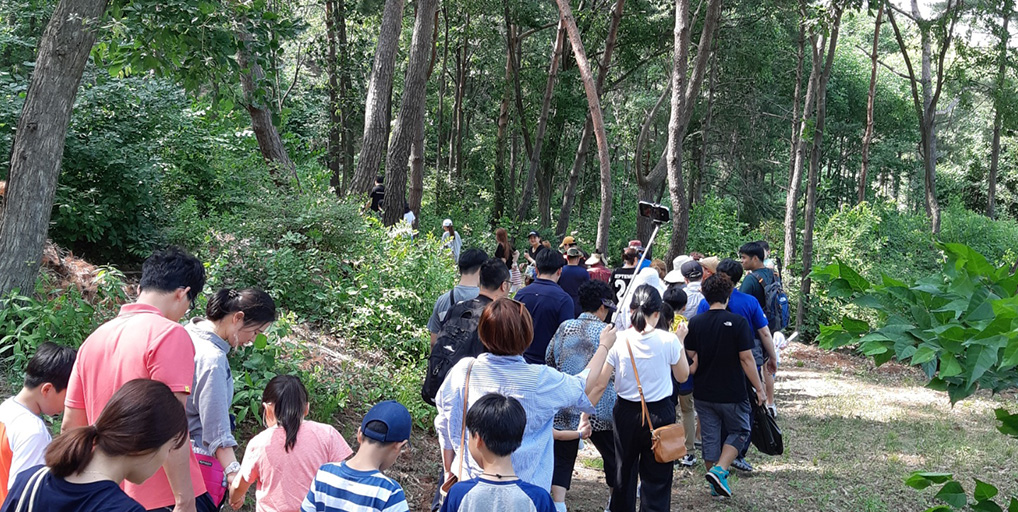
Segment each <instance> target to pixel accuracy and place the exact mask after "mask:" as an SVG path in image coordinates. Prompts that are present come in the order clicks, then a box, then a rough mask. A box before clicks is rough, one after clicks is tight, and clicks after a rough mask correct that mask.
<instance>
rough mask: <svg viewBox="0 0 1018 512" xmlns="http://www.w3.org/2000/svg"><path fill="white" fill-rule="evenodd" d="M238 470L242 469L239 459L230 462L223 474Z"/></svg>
mask: <svg viewBox="0 0 1018 512" xmlns="http://www.w3.org/2000/svg"><path fill="white" fill-rule="evenodd" d="M238 471H240V463H239V462H237V461H233V462H231V463H230V465H229V466H226V469H224V470H223V474H224V475H229V474H232V473H236V472H238Z"/></svg>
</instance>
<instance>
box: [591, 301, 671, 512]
mask: <svg viewBox="0 0 1018 512" xmlns="http://www.w3.org/2000/svg"><path fill="white" fill-rule="evenodd" d="M661 309H662V300H661V293H660V292H659V291H658V290H657V288H655V287H654V286H652V285H646V284H645V285H641V286H639V287H638V288H636V290H635V291H634V292H633V296H632V300H631V301H630V309H629V313H630V314H629V324H630V325H631V327H629V328H628V329H626V330H625V331H623V332H621V333H620V334H619V335H618V341H616V342H615V345H614V346H612V347H611V349H610V350H609V351H608V357H607V358H606V359H605V362H604V368H603V369H602V370H601V374H600V377H599V379H598V382H597V383H595V385H594V389H593V391H594V395H595V397H599V396H600V393H601V392H603V391H604V388H605V387H606V386H607V384H608V378H609V377H610V376H611V375H612V373H613V372H614V374H615V391H616V392H617V393H618V400H616V401H615V410H614V411H613V418H614V420H615V460H616V467H617V475H616V476H617V478H616V481H615V487H614V488H612V496H611V510H612V511H613V512H619V511H632V510H636V495H637V485H636V483H637V477H639V481H640V510H644V511H657V510H659V511H667V510H670V509H671V496H672V492H671V488H672V463H671V462H668V463H660V462H657V460H656V459H655V458H654V451H653V450H652V449H651V439H650V429H649V427H648V424H647V422H646V421H643V419H644V418H643V409H642V407H641V404H640V390H639V387H640V386H642V388H643V398H644V399H645V400H646V402H647V410H648V413H649V414H650V423H651V424H653V425H654V427H663V426H665V425H669V424H672V423H675V405H674V403H673V402H672V401H671V396H672V377H674V378H675V380H677V381H678V382H680V383H681V382H685V381H686V379H687V378H688V377H689V364H688V362H687V361H686V358H685V357H684V354H683V350H682V339H683V338H685V336H686V326H685V324H682V325H680V326H679V328H678V329H676V331H675V334H672V333H671V332H669V330H668V329H658V328H656V326H658V325H659V321H660V319H661ZM619 312H620V313H621V312H622V310H620V311H619ZM662 325H663V324H662ZM634 360H635V366H636V371H637V374H634V373H633V367H634ZM637 376H638V377H637ZM637 378H639V384H637ZM591 399H592V400H594V399H596V398H591Z"/></svg>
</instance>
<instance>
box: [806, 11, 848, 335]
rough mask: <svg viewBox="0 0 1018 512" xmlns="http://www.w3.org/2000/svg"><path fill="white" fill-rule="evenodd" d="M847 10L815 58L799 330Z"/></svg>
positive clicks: (836, 16) (837, 13) (836, 18)
mask: <svg viewBox="0 0 1018 512" xmlns="http://www.w3.org/2000/svg"><path fill="white" fill-rule="evenodd" d="M843 12H844V11H843V10H842V8H841V7H840V6H835V8H834V13H833V15H834V18H833V20H831V26H830V28H829V31H830V36H829V37H828V38H827V39H828V41H827V44H826V46H827V48H826V50H825V49H824V48H821V49H820V51H819V52H817V51H816V49H814V50H813V52H814V54H815V55H821V56H825V59H826V62H825V63H824V70H823V73H822V74H821V75H820V81H819V83H818V84H817V88H816V114H817V120H816V127H815V128H814V130H813V143H812V148H811V150H810V164H809V178H808V181H807V185H806V215H805V224H806V227H805V231H804V233H803V236H802V281H801V283H802V284H801V286H800V289H799V290H800V292H799V306H798V308H797V309H796V315H795V328H796V330H801V329H802V323H803V319H804V318H805V313H806V304H807V302H806V301H807V300H808V299H809V294H810V287H811V285H812V280H811V279H810V277H809V274H810V272H812V271H813V228H814V225H815V224H816V207H817V185H818V183H819V171H820V156H821V153H822V151H823V140H824V125H825V121H826V117H827V83H828V81H829V80H830V78H831V71H832V70H833V69H834V52H835V51H836V50H837V47H838V33H839V31H840V27H841V15H842V13H843Z"/></svg>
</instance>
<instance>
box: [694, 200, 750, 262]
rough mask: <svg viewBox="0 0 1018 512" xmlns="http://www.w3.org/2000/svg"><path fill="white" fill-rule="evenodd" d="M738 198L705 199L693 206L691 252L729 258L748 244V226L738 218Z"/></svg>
mask: <svg viewBox="0 0 1018 512" xmlns="http://www.w3.org/2000/svg"><path fill="white" fill-rule="evenodd" d="M737 212H738V208H737V207H736V205H735V201H734V200H731V199H728V200H724V199H717V198H713V197H708V198H705V199H704V201H703V202H702V203H697V204H695V205H693V209H692V211H690V214H689V241H688V243H687V244H686V245H687V247H689V250H690V251H699V252H702V253H703V254H709V255H712V256H718V257H721V258H728V257H734V256H736V254H735V251H736V250H738V249H739V246H741V245H742V244H744V243H746V242H747V240H748V238H749V236H748V231H749V226H748V225H747V224H746V223H744V222H742V221H740V220H739V216H738V213H737Z"/></svg>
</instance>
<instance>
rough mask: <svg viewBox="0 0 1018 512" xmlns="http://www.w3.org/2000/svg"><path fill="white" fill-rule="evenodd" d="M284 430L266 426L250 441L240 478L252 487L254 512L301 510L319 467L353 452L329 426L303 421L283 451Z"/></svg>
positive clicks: (241, 467) (284, 443)
mask: <svg viewBox="0 0 1018 512" xmlns="http://www.w3.org/2000/svg"><path fill="white" fill-rule="evenodd" d="M285 445H286V430H285V429H283V427H281V426H278V425H277V426H275V427H269V428H267V429H265V430H263V431H261V432H260V433H259V434H258V435H256V436H254V437H253V438H251V441H250V442H248V444H247V449H246V450H245V451H244V462H242V463H241V465H240V476H242V477H243V478H244V480H246V481H248V482H252V483H253V482H256V481H257V482H258V485H257V487H255V498H257V499H258V504H257V506H256V508H255V510H257V512H292V511H294V510H297V509H299V508H300V506H301V503H302V502H303V501H304V498H305V497H306V496H307V490H308V489H310V488H311V482H312V481H313V480H314V479H315V473H317V472H318V468H320V467H322V465H324V464H326V463H328V462H340V461H343V460H346V458H347V457H349V456H350V455H351V454H352V453H353V452H352V451H351V450H350V446H349V445H348V444H346V440H344V439H343V436H341V435H340V434H339V432H337V431H336V429H335V428H333V427H332V426H331V425H325V424H323V423H318V422H314V421H304V422H303V423H301V425H300V429H299V430H297V440H296V442H295V443H294V445H293V447H292V448H290V451H289V452H287V451H286V446H285Z"/></svg>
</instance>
